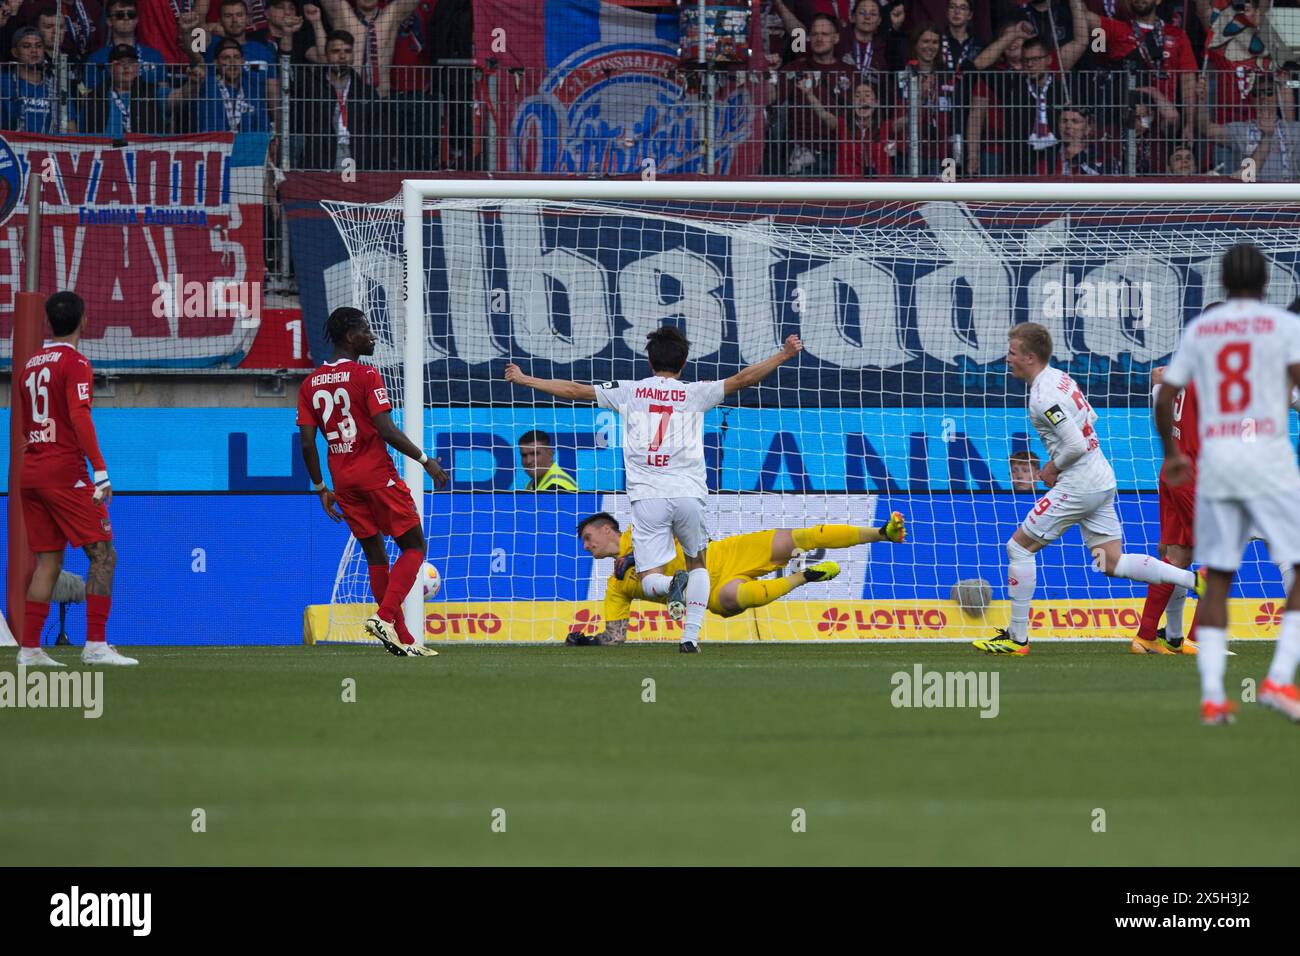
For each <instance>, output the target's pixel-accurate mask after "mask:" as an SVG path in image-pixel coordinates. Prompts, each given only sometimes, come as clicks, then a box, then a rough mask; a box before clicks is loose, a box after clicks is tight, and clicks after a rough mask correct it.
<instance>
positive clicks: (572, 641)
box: [564, 631, 600, 647]
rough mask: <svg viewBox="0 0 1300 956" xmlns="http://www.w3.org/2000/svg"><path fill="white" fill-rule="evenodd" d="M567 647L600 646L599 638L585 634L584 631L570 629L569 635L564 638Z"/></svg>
mask: <svg viewBox="0 0 1300 956" xmlns="http://www.w3.org/2000/svg"><path fill="white" fill-rule="evenodd" d="M564 643H565V646H566V647H599V646H600V640H599V638H595V637H592V636H591V635H590V634H584V633H583V632H582V631H570V632H569V635H568V637H566V638H565V639H564Z"/></svg>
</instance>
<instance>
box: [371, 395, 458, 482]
mask: <svg viewBox="0 0 1300 956" xmlns="http://www.w3.org/2000/svg"><path fill="white" fill-rule="evenodd" d="M371 421H373V422H374V423H375V431H377V432H379V437H380V438H382V439H383V440H384V441H386V442H387V443H388V444H390V445H392V446H393V447H394V448H396V449H397V450H398V451H400V452H401V453H402V454H403V455H405V456H406V457H407V458H411V459H414V460H415V461H418V462H419V463H420V464H421V465H423V466H424V471H425V473H426V474H427V475H428V476H429V477H430V478H432V479H433V484H434V487H436V488H441V487H443V486H444V485H446V484H447V473H446V472H445V471H443V470H442V463H441V462H439V461H438V459H436V458H430V457H429V456H428V455H426V454H425V453H424V452H422V451H421V450H420V449H418V448H416V447H415V445H414V444H413V443H412V441H411V439H409V438H407V437H406V436H405V435H404V434H402V432H401V430H400V429H398V427H397V426H396V425H394V424H393V416H392V415H390V414H388V412H376V413H375V415H374V417H373V418H372V419H371Z"/></svg>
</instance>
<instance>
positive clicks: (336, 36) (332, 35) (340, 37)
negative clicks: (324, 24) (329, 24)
mask: <svg viewBox="0 0 1300 956" xmlns="http://www.w3.org/2000/svg"><path fill="white" fill-rule="evenodd" d="M336 40H337V41H338V42H340V43H346V44H347V45H348V46H356V45H357V41H356V38H354V37H353V36H352V34H351V33H348V31H347V30H331V31H330V32H329V35H328V36H327V37H325V45H326V46H329V45H330V44H331V43H333V42H335V41H336Z"/></svg>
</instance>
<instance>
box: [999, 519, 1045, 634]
mask: <svg viewBox="0 0 1300 956" xmlns="http://www.w3.org/2000/svg"><path fill="white" fill-rule="evenodd" d="M1037 583H1038V561H1037V559H1036V558H1035V557H1034V553H1033V552H1032V551H1028V550H1026V549H1025V548H1022V547H1021V546H1020V545H1018V544H1016V541H1015V539H1014V538H1013V539H1012V540H1010V541H1008V542H1007V597H1009V598H1011V624H1010V625H1009V626H1008V627H1007V630H1008V631H1010V633H1011V638H1012V640H1014V641H1017V642H1018V643H1021V644H1023V643H1024V642H1025V641H1027V640H1029V602H1030V601H1031V600H1032V599H1033V597H1034V587H1035V586H1036V585H1037Z"/></svg>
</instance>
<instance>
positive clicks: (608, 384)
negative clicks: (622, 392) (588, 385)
mask: <svg viewBox="0 0 1300 956" xmlns="http://www.w3.org/2000/svg"><path fill="white" fill-rule="evenodd" d="M600 387H601V388H618V382H601V383H600Z"/></svg>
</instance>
